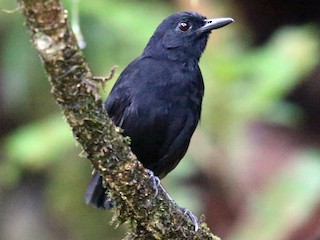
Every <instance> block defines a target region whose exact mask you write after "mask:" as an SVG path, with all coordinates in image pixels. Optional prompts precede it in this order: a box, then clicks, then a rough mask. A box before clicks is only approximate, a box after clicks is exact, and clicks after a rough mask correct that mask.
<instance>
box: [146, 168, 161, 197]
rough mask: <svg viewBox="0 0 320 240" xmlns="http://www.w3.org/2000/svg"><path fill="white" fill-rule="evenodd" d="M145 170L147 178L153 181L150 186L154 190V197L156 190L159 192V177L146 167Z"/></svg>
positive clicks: (156, 193)
mask: <svg viewBox="0 0 320 240" xmlns="http://www.w3.org/2000/svg"><path fill="white" fill-rule="evenodd" d="M147 172H148V174H149V179H152V181H153V183H152V188H153V189H154V191H155V194H154V197H153V198H155V197H156V196H157V195H158V192H159V190H158V187H159V186H160V179H159V178H158V177H157V176H155V175H154V173H153V172H152V171H151V170H149V169H147Z"/></svg>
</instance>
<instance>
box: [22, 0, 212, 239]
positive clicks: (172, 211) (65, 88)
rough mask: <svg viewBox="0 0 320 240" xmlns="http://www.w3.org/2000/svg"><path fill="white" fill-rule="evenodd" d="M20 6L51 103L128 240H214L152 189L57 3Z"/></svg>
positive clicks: (38, 0) (40, 0)
mask: <svg viewBox="0 0 320 240" xmlns="http://www.w3.org/2000/svg"><path fill="white" fill-rule="evenodd" d="M20 3H21V6H22V10H23V14H24V16H25V19H26V25H27V28H28V30H29V32H30V34H31V38H32V43H33V45H34V47H35V49H36V50H37V51H38V53H39V55H40V58H41V60H42V63H43V66H44V68H45V70H46V72H47V74H48V77H49V81H50V83H51V85H52V90H51V92H52V95H53V97H54V99H55V100H56V102H57V103H58V104H59V105H60V107H61V109H62V111H63V113H64V115H65V118H66V120H67V122H68V123H69V125H70V127H71V129H72V131H73V134H74V137H75V139H76V140H77V141H78V142H79V143H80V145H81V146H82V148H83V150H84V153H85V155H86V157H87V158H88V159H89V160H90V161H91V163H92V165H93V166H94V168H95V169H96V170H97V171H98V172H99V173H100V174H101V175H102V176H103V179H104V181H105V182H106V185H107V188H108V189H110V193H111V196H112V198H113V199H114V200H115V202H116V208H115V213H116V214H115V219H116V220H117V221H118V223H122V222H124V221H128V222H130V226H131V232H130V233H129V234H128V235H127V239H218V238H216V237H214V236H213V234H212V233H211V232H210V230H209V228H208V227H207V225H206V224H205V223H200V227H199V229H196V227H195V226H194V221H192V219H190V217H189V216H188V214H185V211H183V210H182V209H181V208H180V207H179V206H177V205H176V204H175V203H174V202H173V201H172V200H171V199H170V197H169V196H168V195H167V194H166V192H165V191H164V190H163V188H162V187H161V186H157V188H158V189H155V186H154V185H155V184H154V178H153V176H152V174H150V171H148V170H146V169H144V168H143V166H142V164H141V163H140V162H139V161H138V160H137V158H136V156H135V155H134V154H133V153H132V152H131V150H130V147H129V146H128V143H127V138H125V137H123V136H122V135H121V134H120V129H119V128H117V127H116V126H115V125H114V124H113V123H112V121H111V120H110V119H109V118H108V116H107V113H106V111H105V110H104V108H103V104H102V100H101V98H100V96H99V94H98V90H99V89H98V84H97V82H96V81H95V80H94V78H93V76H92V73H91V71H90V69H89V67H88V65H87V63H86V61H85V58H84V56H83V53H82V52H81V50H80V49H79V47H78V45H77V41H76V39H75V36H74V34H73V32H72V30H71V29H70V28H69V26H68V23H67V11H66V10H65V9H64V8H63V6H62V4H61V3H60V2H59V1H58V0H20ZM196 221H198V220H196Z"/></svg>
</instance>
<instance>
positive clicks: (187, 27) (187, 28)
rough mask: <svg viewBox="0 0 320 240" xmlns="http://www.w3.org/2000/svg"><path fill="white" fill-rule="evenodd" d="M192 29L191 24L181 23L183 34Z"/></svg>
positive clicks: (180, 27)
mask: <svg viewBox="0 0 320 240" xmlns="http://www.w3.org/2000/svg"><path fill="white" fill-rule="evenodd" d="M190 27H191V24H190V23H188V22H180V23H179V29H180V30H181V31H182V32H186V31H188V30H189V29H190Z"/></svg>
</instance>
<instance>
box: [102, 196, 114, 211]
mask: <svg viewBox="0 0 320 240" xmlns="http://www.w3.org/2000/svg"><path fill="white" fill-rule="evenodd" d="M113 207H114V202H113V201H112V200H111V199H110V198H107V199H106V200H105V201H104V203H103V208H104V209H106V210H109V209H112V208H113Z"/></svg>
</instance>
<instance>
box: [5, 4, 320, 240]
mask: <svg viewBox="0 0 320 240" xmlns="http://www.w3.org/2000/svg"><path fill="white" fill-rule="evenodd" d="M64 4H65V6H66V8H67V9H68V10H69V17H70V20H71V19H72V18H73V24H74V27H77V25H76V24H77V16H79V20H80V25H78V26H80V29H81V32H82V35H83V38H84V41H85V43H86V48H85V49H84V53H85V56H86V58H87V60H88V62H89V65H90V67H91V69H92V71H93V73H94V74H95V75H98V76H103V75H107V73H108V71H109V69H110V68H111V66H113V65H118V66H119V69H118V70H117V72H116V76H115V78H114V79H113V81H112V82H108V84H107V86H106V90H105V91H103V92H102V93H101V94H102V95H103V96H104V98H105V97H107V94H108V91H109V90H110V89H111V87H112V85H113V84H114V81H115V79H116V78H117V77H118V76H119V74H120V72H121V71H122V70H123V69H124V68H125V67H126V65H127V64H128V63H130V62H131V61H132V60H133V59H134V58H135V57H137V56H138V55H139V54H140V53H141V52H142V50H143V48H144V46H145V45H146V43H147V42H148V39H149V38H150V36H151V35H152V33H153V31H154V30H155V28H156V27H157V26H158V24H159V23H160V22H161V21H162V20H163V19H164V18H166V17H167V16H168V15H170V14H172V13H174V12H177V11H182V10H193V11H198V12H200V13H202V14H203V15H206V16H207V17H210V18H213V17H233V18H234V19H235V21H236V22H235V23H233V24H231V25H229V26H227V27H225V28H223V29H219V30H217V31H214V32H213V33H212V35H211V37H210V40H209V42H208V46H207V49H206V51H205V53H204V54H203V57H202V59H201V62H200V67H201V69H202V73H203V77H204V80H205V88H206V90H205V97H204V103H203V113H202V120H201V123H200V125H199V127H198V129H197V131H196V133H195V135H194V137H193V139H192V143H191V146H190V148H189V150H188V153H187V155H186V156H185V158H184V160H183V161H182V162H181V163H180V164H179V166H178V167H177V168H176V169H175V170H174V171H173V172H172V173H171V174H169V176H168V177H167V178H166V179H165V180H163V181H162V182H163V184H164V186H165V188H166V189H167V190H168V192H169V193H170V194H171V196H172V197H173V198H174V199H175V200H176V202H177V203H178V204H179V205H181V206H184V207H186V208H188V209H190V210H191V211H193V212H195V213H196V214H197V215H199V216H200V215H201V214H205V216H206V219H207V222H208V223H209V225H210V227H211V229H212V231H213V232H214V233H215V234H217V235H219V236H220V237H222V238H223V239H230V240H242V239H259V240H261V239H265V240H277V239H280V240H281V239H285V240H287V239H288V240H295V239H316V238H317V237H320V194H319V193H320V191H319V190H320V152H319V146H320V125H319V122H320V97H319V96H320V57H319V56H320V54H319V52H320V51H319V46H320V41H319V40H320V36H319V24H320V14H319V12H320V4H319V2H318V1H316V0H310V1H302V0H292V1H283V2H278V1H275V0H259V1H252V0H251V1H250V0H237V1H235V0H227V1H220V0H211V1H210V0H190V1H189V0H166V1H155V0H144V1H141V0H140V1H138V0H121V1H115V0H104V1H98V0H91V1H77V0H74V1H71V0H68V1H67V0H65V1H64ZM0 6H1V7H0V9H1V10H0V239H2V240H15V239H24V240H29V239H49V240H50V239H60V240H63V239H68V240H69V239H71V240H72V239H81V240H86V239H110V240H113V239H121V238H122V237H123V236H124V233H125V231H126V226H120V227H118V228H115V226H113V225H110V224H108V222H110V221H111V219H112V212H105V211H99V210H96V209H94V208H92V207H90V206H87V205H85V204H84V201H83V199H84V192H85V189H86V187H87V184H88V183H89V180H90V177H91V171H92V169H91V166H90V164H89V162H88V161H87V160H86V159H84V158H80V157H79V154H80V152H81V149H80V147H79V146H77V145H76V143H75V141H74V140H73V137H72V133H71V131H70V129H69V128H68V126H67V124H66V122H65V121H64V119H63V116H62V113H61V111H60V110H59V108H58V107H57V105H56V104H55V103H54V101H53V99H52V97H51V95H50V85H49V83H48V81H47V79H46V76H45V73H44V71H43V69H42V65H41V62H40V60H39V58H38V56H37V54H36V51H35V50H34V49H33V48H32V44H31V43H30V39H29V35H28V33H27V31H26V28H25V26H24V24H23V21H24V20H23V18H22V16H21V12H20V11H13V12H12V13H8V11H5V10H12V9H15V8H16V7H17V5H16V3H15V1H9V0H0ZM77 9H78V14H79V15H77Z"/></svg>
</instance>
